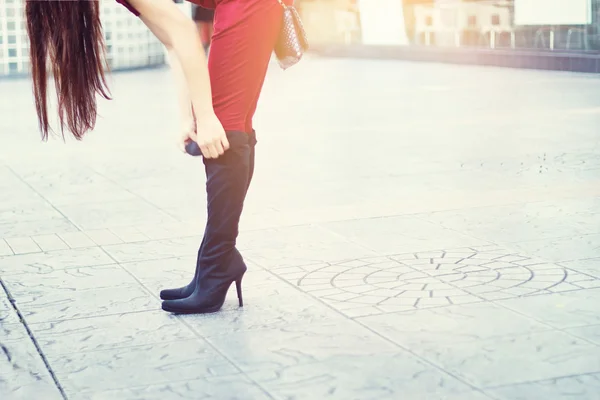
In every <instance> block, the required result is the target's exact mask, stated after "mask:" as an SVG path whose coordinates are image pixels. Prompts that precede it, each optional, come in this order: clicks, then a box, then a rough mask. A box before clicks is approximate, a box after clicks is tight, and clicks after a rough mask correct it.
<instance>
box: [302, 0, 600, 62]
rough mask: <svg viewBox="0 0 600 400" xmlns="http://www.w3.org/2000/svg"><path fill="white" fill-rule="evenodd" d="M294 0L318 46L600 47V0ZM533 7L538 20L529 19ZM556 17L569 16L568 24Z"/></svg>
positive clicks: (593, 49)
mask: <svg viewBox="0 0 600 400" xmlns="http://www.w3.org/2000/svg"><path fill="white" fill-rule="evenodd" d="M515 3H518V4H515ZM296 4H297V5H298V7H299V9H300V10H301V12H302V14H303V19H304V21H305V25H306V29H307V31H308V34H309V39H311V42H313V43H316V44H378V40H379V42H380V43H379V44H382V45H389V44H397V45H399V46H411V45H412V46H432V47H455V48H456V47H458V48H465V47H466V48H485V49H508V50H513V49H514V50H515V51H518V50H542V51H557V52H578V53H582V52H583V53H588V52H590V53H598V52H600V0H552V1H548V0H377V1H373V0H296ZM523 4H525V6H522V5H523ZM551 4H554V7H555V9H554V10H551V9H550V8H551V7H552V6H551ZM527 7H529V8H527ZM532 7H537V9H536V8H532ZM384 8H385V9H384ZM516 9H517V11H518V14H519V13H520V14H519V16H521V18H520V19H519V18H516V17H515V10H516ZM527 13H529V14H531V15H535V16H537V19H536V20H535V21H534V20H529V21H527V18H528V15H527ZM557 15H558V16H559V17H560V15H563V16H564V17H565V18H563V21H562V22H561V20H560V18H558V19H557ZM578 15H581V16H582V17H583V16H585V17H586V18H585V20H578V19H577V18H580V19H581V18H582V17H578ZM529 17H530V16H529ZM544 18H546V19H547V21H548V23H547V24H544ZM569 18H570V19H569ZM382 25H387V26H388V29H383V27H382ZM392 26H393V27H394V28H395V29H390V27H392Z"/></svg>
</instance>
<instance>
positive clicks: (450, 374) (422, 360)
mask: <svg viewBox="0 0 600 400" xmlns="http://www.w3.org/2000/svg"><path fill="white" fill-rule="evenodd" d="M255 264H257V265H258V266H260V268H262V269H263V270H265V271H267V272H268V273H269V274H271V275H272V276H274V277H275V278H276V279H278V280H279V281H281V282H282V283H283V284H285V285H288V286H291V287H292V288H294V289H296V290H297V291H299V292H301V293H303V294H304V295H307V296H309V297H310V298H312V299H313V300H314V301H316V302H318V303H320V304H321V306H324V307H326V308H328V309H330V310H332V311H333V312H335V313H336V314H338V315H339V316H340V317H342V318H343V319H344V320H347V321H351V322H354V323H355V324H357V325H359V326H362V327H363V328H364V329H366V330H367V331H369V332H371V333H372V334H373V335H374V336H376V337H379V338H380V339H382V340H384V341H386V342H388V343H390V344H392V345H393V346H395V347H397V348H398V349H401V350H404V351H405V352H407V353H408V354H410V355H412V356H413V357H415V358H416V359H417V360H419V361H421V362H422V363H423V364H425V365H427V366H429V367H433V368H434V369H435V370H437V371H440V372H442V373H444V374H446V375H447V376H450V377H452V378H454V379H456V380H457V381H459V382H461V383H462V384H464V385H466V386H468V387H470V388H471V389H472V390H475V391H477V392H480V393H483V392H482V391H481V389H480V388H478V387H476V386H475V385H473V384H471V383H470V382H468V381H466V380H464V379H462V378H460V377H458V376H456V375H455V374H453V373H451V372H449V371H446V370H445V369H443V368H441V367H440V366H438V365H436V364H435V363H433V362H431V361H429V360H427V359H426V358H423V357H421V356H419V355H418V354H416V353H414V352H413V351H412V350H410V349H408V348H406V347H405V346H402V345H400V344H398V343H396V342H395V341H393V340H391V339H389V338H387V337H385V336H384V335H382V334H380V333H378V332H376V331H374V330H373V329H371V328H370V327H368V326H367V325H365V324H363V323H362V322H360V321H357V320H356V319H353V318H349V317H348V316H346V315H345V314H343V313H342V312H341V311H339V310H337V309H335V308H334V307H332V306H330V305H329V304H327V303H325V302H323V301H322V300H320V299H319V298H317V297H315V296H313V295H312V294H310V293H307V292H304V291H302V290H301V289H300V288H298V287H296V286H294V285H292V284H291V283H290V282H288V281H286V280H285V279H283V278H281V277H280V276H278V275H276V274H275V273H273V272H271V271H269V270H267V269H265V268H264V267H263V266H262V265H260V264H259V263H256V262H255ZM483 394H485V393H483Z"/></svg>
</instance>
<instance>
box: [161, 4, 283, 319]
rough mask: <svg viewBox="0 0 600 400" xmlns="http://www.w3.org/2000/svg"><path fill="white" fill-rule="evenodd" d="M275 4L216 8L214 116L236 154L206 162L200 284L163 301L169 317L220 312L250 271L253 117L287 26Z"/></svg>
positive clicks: (212, 58)
mask: <svg viewBox="0 0 600 400" xmlns="http://www.w3.org/2000/svg"><path fill="white" fill-rule="evenodd" d="M273 3H274V4H271V2H262V1H261V2H256V4H253V3H250V2H248V1H247V0H222V2H220V3H219V5H218V6H217V9H216V15H215V26H214V34H213V38H212V45H211V56H210V58H209V70H210V75H211V85H212V91H213V105H214V109H215V113H216V114H217V117H219V119H220V120H221V123H222V124H223V127H224V128H225V130H226V132H227V136H228V138H229V142H230V149H229V150H228V151H226V152H225V154H224V155H223V156H221V157H219V158H217V159H210V160H209V159H204V165H205V170H206V175H207V183H206V192H207V197H208V219H207V225H206V230H205V234H204V240H203V244H202V246H201V248H200V250H199V253H198V262H197V271H198V273H197V277H196V285H195V288H194V291H193V293H192V294H191V295H189V296H188V297H187V298H183V299H177V300H167V301H165V302H163V309H164V310H166V311H171V312H177V313H205V312H214V311H217V310H218V309H220V307H221V306H222V304H223V301H224V299H225V295H226V292H227V289H228V288H229V285H230V284H231V283H232V282H233V281H235V280H237V279H241V276H242V275H243V274H244V273H245V271H246V265H245V263H244V261H243V259H242V257H241V255H240V254H239V252H238V251H237V249H236V248H235V244H236V240H237V236H238V229H239V220H240V216H241V213H242V209H243V206H244V199H245V197H246V193H247V190H248V186H249V182H250V180H251V178H252V173H253V168H254V144H255V138H254V132H253V130H252V124H251V121H252V116H253V114H254V111H255V109H256V104H257V102H258V97H259V95H260V91H261V89H262V85H263V82H264V77H265V74H266V72H267V67H268V64H269V60H270V57H271V53H272V50H273V46H274V44H275V41H276V39H277V36H278V34H279V30H280V27H281V18H282V10H281V6H280V5H279V4H278V3H277V2H273Z"/></svg>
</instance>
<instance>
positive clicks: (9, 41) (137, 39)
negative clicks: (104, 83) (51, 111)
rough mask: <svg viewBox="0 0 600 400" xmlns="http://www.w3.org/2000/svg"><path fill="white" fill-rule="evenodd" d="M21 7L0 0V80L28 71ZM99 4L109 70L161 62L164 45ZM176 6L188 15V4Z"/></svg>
mask: <svg viewBox="0 0 600 400" xmlns="http://www.w3.org/2000/svg"><path fill="white" fill-rule="evenodd" d="M178 2H179V3H181V2H180V1H178ZM24 4H25V2H24V1H23V0H0V77H2V76H8V75H24V74H27V73H28V71H29V41H28V38H27V32H26V27H25V20H24V17H23V13H24ZM100 5H101V10H102V11H101V13H102V14H101V18H102V23H103V26H104V34H105V39H106V47H107V57H108V62H109V65H110V67H111V69H113V70H119V69H129V68H139V67H149V66H155V65H162V64H164V63H165V58H166V57H165V51H164V46H163V45H162V44H161V43H160V42H159V41H158V39H156V37H155V36H154V35H153V34H152V33H151V32H150V31H149V30H148V28H146V26H145V25H144V24H143V23H142V22H141V21H140V20H139V19H138V18H136V17H135V16H133V15H132V14H131V13H130V12H129V11H128V10H127V9H126V8H125V7H123V6H121V5H120V4H118V3H117V2H116V1H114V0H101V1H100ZM180 7H181V8H182V9H183V10H184V11H185V12H186V13H188V14H189V13H190V9H191V5H190V3H181V4H180Z"/></svg>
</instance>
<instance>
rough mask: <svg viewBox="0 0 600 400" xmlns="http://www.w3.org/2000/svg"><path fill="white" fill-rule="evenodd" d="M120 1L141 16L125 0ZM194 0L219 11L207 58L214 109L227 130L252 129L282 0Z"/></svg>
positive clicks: (278, 24) (288, 0) (248, 131)
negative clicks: (279, 0)
mask: <svg viewBox="0 0 600 400" xmlns="http://www.w3.org/2000/svg"><path fill="white" fill-rule="evenodd" d="M117 1H118V2H119V3H121V4H123V5H124V6H126V7H127V8H128V9H129V10H130V11H131V12H133V13H134V14H135V15H139V13H138V12H137V11H136V10H135V9H133V7H131V6H130V5H129V4H128V3H127V1H126V0H117ZM192 2H193V3H195V4H198V5H200V6H202V7H205V8H214V9H215V19H214V33H213V37H212V43H211V49H210V56H209V59H208V68H209V71H210V82H211V88H212V97H213V107H214V110H215V113H216V115H217V117H218V118H219V120H220V121H221V123H222V124H223V127H224V128H225V130H226V131H241V132H246V133H251V132H252V131H253V126H252V118H253V116H254V113H255V111H256V106H257V104H258V98H259V96H260V92H261V90H262V86H263V82H264V79H265V75H266V73H267V67H268V65H269V61H270V59H271V54H272V52H273V47H274V46H275V42H276V40H277V37H278V35H279V31H280V29H281V22H282V11H283V9H282V7H281V5H280V4H279V2H278V1H277V0H193V1H192ZM291 2H292V0H285V3H287V4H290V3H291Z"/></svg>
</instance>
